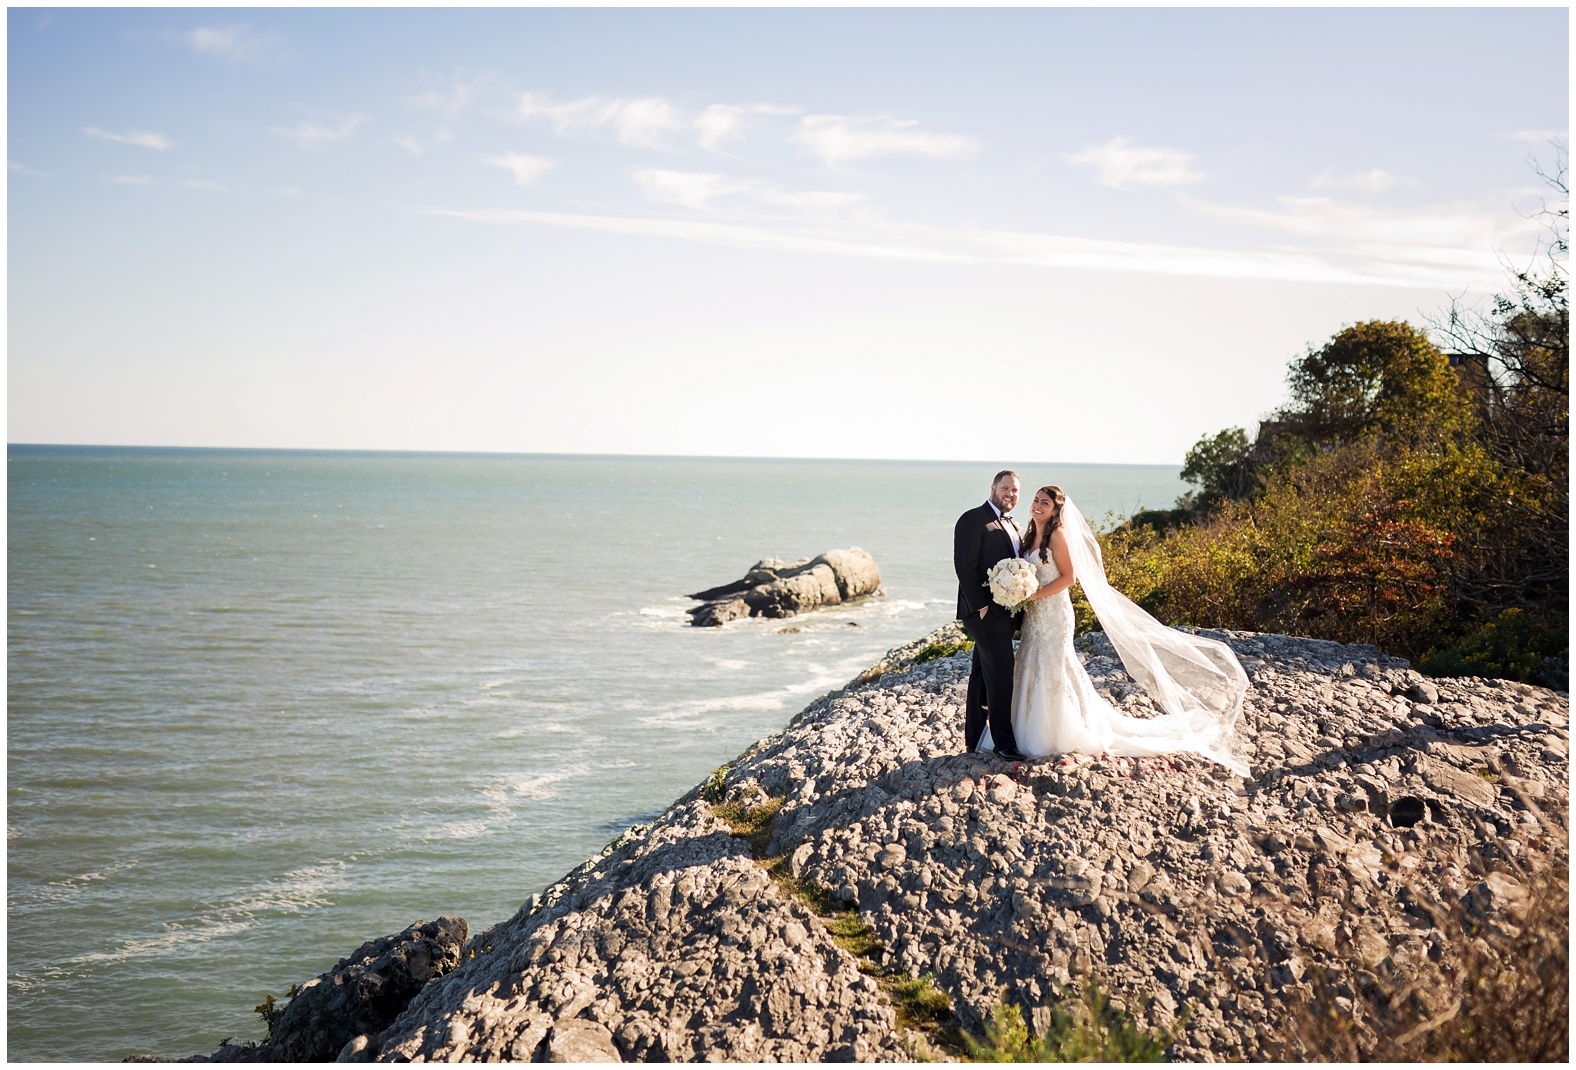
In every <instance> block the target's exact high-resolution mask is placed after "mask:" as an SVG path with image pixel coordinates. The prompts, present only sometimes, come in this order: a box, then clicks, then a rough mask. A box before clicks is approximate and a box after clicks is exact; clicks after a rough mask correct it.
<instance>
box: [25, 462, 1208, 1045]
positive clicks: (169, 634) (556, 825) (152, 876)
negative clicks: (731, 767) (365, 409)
mask: <svg viewBox="0 0 1576 1070" xmlns="http://www.w3.org/2000/svg"><path fill="white" fill-rule="evenodd" d="M8 467H9V476H8V484H9V506H8V523H9V557H8V561H7V580H8V593H7V597H8V610H9V613H8V631H7V644H8V670H9V675H8V693H7V699H8V709H9V713H8V725H7V755H8V759H9V763H8V783H7V791H8V810H7V829H6V832H7V859H8V863H9V868H8V887H7V895H8V900H7V902H8V914H7V927H8V929H7V934H8V956H9V958H8V978H7V980H8V985H9V990H8V1004H7V1005H8V1022H7V1029H8V1049H9V1056H10V1058H12V1059H18V1060H77V1059H80V1060H118V1059H120V1058H122V1057H123V1056H125V1055H128V1054H131V1053H133V1052H141V1051H150V1052H156V1053H159V1054H163V1055H173V1056H183V1055H190V1054H195V1053H198V1052H205V1051H209V1050H211V1049H212V1048H213V1047H214V1046H215V1045H216V1043H217V1042H218V1041H219V1040H220V1038H222V1037H225V1036H233V1037H235V1038H236V1039H237V1040H240V1041H245V1040H250V1039H258V1038H260V1037H261V1036H262V1033H263V1030H262V1026H261V1023H260V1021H259V1020H258V1018H257V1017H256V1016H255V1015H254V1014H253V1013H252V1010H251V1008H252V1007H253V1006H254V1005H256V1004H257V1003H258V1002H260V1001H261V999H262V998H263V996H264V995H266V994H269V993H273V994H275V995H282V994H283V993H284V991H285V989H286V988H288V986H289V985H290V984H291V983H292V982H295V981H300V980H303V979H305V978H307V977H310V976H312V975H314V974H316V973H318V972H319V971H321V970H323V969H325V968H327V967H328V966H329V965H331V964H332V963H333V961H334V960H335V959H337V958H338V957H340V956H341V955H344V954H346V953H348V952H349V951H350V950H352V949H353V948H354V947H355V946H356V945H358V944H359V943H361V942H362V941H363V940H366V939H369V938H371V937H374V936H380V935H383V934H385V933H390V932H395V931H397V930H399V929H400V928H403V927H404V926H406V925H408V924H410V923H411V922H412V921H415V920H416V919H418V918H431V917H434V916H436V915H438V914H441V913H455V914H461V915H463V916H465V917H466V918H468V919H469V920H470V921H471V923H472V926H473V927H476V928H480V927H482V926H485V925H488V924H491V923H492V922H495V921H498V920H500V919H502V918H504V917H507V916H508V915H510V914H511V913H513V912H514V910H515V909H516V908H517V907H518V906H519V904H520V903H521V902H522V901H523V900H524V899H525V898H526V897H528V896H529V895H530V894H532V893H533V892H536V891H539V890H540V889H541V888H542V887H544V886H545V885H546V884H548V883H550V882H551V881H553V880H555V879H557V878H558V877H560V876H562V875H563V874H564V873H565V872H566V871H568V870H569V869H571V868H573V867H574V866H575V865H577V864H578V863H579V862H581V861H582V860H584V859H585V858H586V857H587V856H589V855H590V854H593V853H595V852H596V851H597V850H600V849H601V847H602V846H603V845H604V844H605V843H606V842H607V840H609V839H610V838H612V837H613V836H614V835H616V834H617V833H618V832H619V831H620V830H622V829H623V828H624V827H625V826H627V825H628V824H630V823H631V822H633V821H636V820H638V819H640V818H642V817H643V816H646V815H649V814H652V813H654V812H658V811H660V810H661V809H663V808H664V807H666V806H667V804H668V803H670V802H671V801H672V800H673V799H674V798H676V797H677V796H679V795H680V794H682V793H683V792H685V791H687V790H688V789H689V788H691V787H693V786H694V785H695V784H696V783H698V782H699V781H700V780H702V779H703V778H704V777H705V776H706V775H707V773H709V772H710V770H712V769H714V768H715V767H716V766H718V765H721V764H722V763H724V762H726V761H728V760H729V759H731V758H732V757H734V756H735V755H737V754H738V753H739V752H740V751H742V750H743V749H745V748H746V747H747V746H749V745H750V744H751V743H753V742H754V741H755V740H757V739H759V738H760V737H762V736H764V735H767V734H769V733H771V732H773V731H776V730H777V729H779V728H781V727H782V726H783V725H784V724H785V723H786V722H787V720H788V719H789V718H790V717H791V716H792V715H793V714H794V713H795V712H797V711H798V710H799V709H801V708H802V707H803V706H804V705H805V704H806V703H807V702H808V701H809V700H810V699H811V698H813V697H814V696H815V695H817V694H819V693H821V692H824V691H825V690H827V689H829V688H832V687H837V686H840V685H841V684H843V683H845V682H846V681H847V680H848V679H849V678H850V677H851V676H853V675H854V674H855V673H857V672H858V671H859V670H860V669H862V668H864V667H865V666H866V665H868V664H869V663H870V662H871V661H873V660H875V659H876V658H877V657H879V656H880V654H881V653H882V652H884V651H885V650H886V649H888V648H889V647H891V646H894V645H896V644H898V643H901V642H905V641H907V640H909V639H912V638H915V637H916V636H918V635H921V634H923V633H924V632H926V631H928V630H930V629H931V628H934V627H936V626H938V625H939V624H941V623H943V622H944V621H946V620H947V619H949V618H950V617H951V616H952V609H953V604H954V598H955V591H956V581H955V580H954V579H953V577H952V574H951V564H950V540H951V530H952V523H953V521H954V520H955V519H956V517H957V515H958V514H959V513H960V512H962V511H963V510H964V509H965V508H968V507H970V506H973V505H976V504H978V503H979V502H980V501H982V500H983V499H984V496H985V490H986V486H987V484H988V483H989V481H990V476H991V474H992V472H991V470H990V468H991V466H988V465H981V464H940V463H903V462H856V461H774V460H711V459H671V458H647V457H629V458H617V457H546V456H486V455H444V454H374V453H309V452H287V451H241V450H157V449H110V448H97V447H29V446H11V447H9V448H8ZM1016 467H1017V468H1018V469H1019V471H1020V472H1022V474H1023V476H1024V481H1025V486H1026V488H1030V489H1032V488H1033V487H1034V486H1037V485H1039V484H1041V483H1044V482H1057V483H1059V484H1060V485H1061V486H1063V487H1064V488H1065V489H1067V490H1068V491H1069V493H1071V494H1072V495H1073V496H1074V497H1075V498H1077V499H1078V500H1079V502H1080V504H1081V505H1082V507H1083V509H1084V510H1085V512H1086V513H1088V514H1089V515H1090V516H1092V517H1098V516H1100V515H1102V514H1104V513H1106V512H1107V511H1114V512H1116V513H1119V514H1125V513H1127V512H1130V511H1131V510H1132V509H1134V508H1135V507H1137V506H1139V505H1140V504H1142V505H1145V506H1151V507H1155V506H1165V505H1169V504H1170V502H1171V501H1172V499H1174V498H1175V497H1176V496H1177V494H1179V493H1180V492H1181V491H1182V489H1183V487H1182V485H1181V483H1180V482H1179V480H1178V477H1177V470H1176V469H1174V468H1167V467H1151V466H1088V465H1085V466H1078V465H1055V464H1021V465H1017V466H1016ZM1019 512H1020V513H1022V512H1023V510H1022V509H1020V510H1019ZM845 546H860V547H863V548H864V549H866V550H868V551H870V552H871V553H872V554H873V555H874V556H875V558H876V560H877V561H878V562H879V564H880V566H881V569H882V575H883V579H884V585H885V590H886V594H885V597H882V598H879V599H876V600H873V601H870V602H867V603H864V604H862V605H858V606H852V607H847V608H838V609H831V610H825V611H820V612H817V613H813V614H809V615H807V616H804V617H801V618H797V619H795V620H793V621H792V622H783V621H743V622H738V623H736V624H733V625H729V626H727V627H725V628H720V629H694V628H688V627H686V626H685V623H684V622H685V620H686V619H687V618H686V616H685V614H684V609H685V607H687V606H688V605H691V604H692V603H690V602H689V601H688V600H687V599H685V598H684V597H683V594H684V593H685V592H687V591H692V590H698V589H701V588H703V587H707V586H711V585H714V584H717V583H722V582H725V581H728V580H731V579H735V578H737V577H738V576H740V575H742V574H743V572H744V570H745V569H746V568H748V566H749V565H751V564H752V563H753V562H755V561H756V560H757V559H758V558H760V557H763V556H781V557H801V556H808V555H810V554H814V553H818V552H820V551H821V550H825V549H828V548H831V547H845ZM790 624H791V625H792V626H793V627H796V628H797V629H798V630H797V631H792V632H785V631H783V629H784V628H785V627H787V626H789V625H790Z"/></svg>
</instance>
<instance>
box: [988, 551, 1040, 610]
mask: <svg viewBox="0 0 1576 1070" xmlns="http://www.w3.org/2000/svg"><path fill="white" fill-rule="evenodd" d="M1039 589H1040V581H1039V578H1038V577H1037V576H1035V574H1034V566H1033V565H1032V564H1030V563H1029V562H1027V561H1025V560H1024V559H1023V558H1021V557H1008V558H1003V559H1002V560H1000V561H998V562H996V563H995V564H994V565H992V566H991V570H990V594H991V597H992V598H994V599H995V600H996V604H997V605H999V606H1001V607H1003V608H1004V609H1006V610H1007V612H1009V613H1016V612H1018V611H1019V610H1020V609H1022V608H1023V606H1024V603H1025V602H1027V601H1028V600H1029V596H1030V595H1032V594H1033V593H1034V592H1035V591H1037V590H1039Z"/></svg>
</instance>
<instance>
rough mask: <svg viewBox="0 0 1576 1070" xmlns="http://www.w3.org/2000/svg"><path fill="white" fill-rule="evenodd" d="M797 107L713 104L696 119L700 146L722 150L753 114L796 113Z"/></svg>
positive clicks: (711, 150) (740, 131)
mask: <svg viewBox="0 0 1576 1070" xmlns="http://www.w3.org/2000/svg"><path fill="white" fill-rule="evenodd" d="M794 114H797V109H795V108H787V107H783V106H782V105H780V104H712V105H710V106H709V107H707V108H706V110H705V111H703V112H701V113H700V115H699V116H697V117H696V119H695V131H696V134H697V136H698V140H699V142H700V147H701V148H703V149H706V150H708V151H710V152H721V151H722V143H723V142H724V141H727V140H729V139H731V138H734V137H737V136H739V134H740V133H742V132H743V130H744V128H745V126H746V125H747V124H748V123H749V120H750V118H751V117H752V116H756V115H794Z"/></svg>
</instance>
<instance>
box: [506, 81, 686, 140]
mask: <svg viewBox="0 0 1576 1070" xmlns="http://www.w3.org/2000/svg"><path fill="white" fill-rule="evenodd" d="M518 114H519V116H520V117H521V118H522V119H537V118H545V119H546V120H547V121H548V122H549V123H551V124H552V127H553V132H554V133H556V134H557V135H558V136H560V137H565V136H568V135H569V134H574V133H579V132H581V131H590V130H596V129H598V128H600V127H603V126H611V127H612V128H613V129H614V130H615V131H616V133H617V135H618V139H619V140H620V141H622V142H623V143H624V144H626V145H633V146H636V147H639V148H666V147H667V143H666V139H667V135H669V134H672V133H676V132H677V131H680V130H682V129H683V128H684V126H685V124H684V122H683V120H682V119H681V118H680V116H679V112H678V109H677V108H675V107H674V106H673V105H672V104H671V103H669V102H668V101H667V100H664V99H663V98H662V97H640V98H638V99H633V100H631V99H626V98H623V97H600V96H590V97H582V98H580V99H579V100H555V99H553V98H552V97H551V96H549V95H548V94H546V93H522V94H521V95H520V105H519V112H518Z"/></svg>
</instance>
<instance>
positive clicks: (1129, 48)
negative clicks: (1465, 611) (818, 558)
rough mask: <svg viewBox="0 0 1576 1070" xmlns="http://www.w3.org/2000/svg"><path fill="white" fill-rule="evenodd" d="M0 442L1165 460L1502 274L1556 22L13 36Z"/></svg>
mask: <svg viewBox="0 0 1576 1070" xmlns="http://www.w3.org/2000/svg"><path fill="white" fill-rule="evenodd" d="M7 60H8V66H7V89H8V102H7V124H8V125H7V160H8V168H7V172H6V178H7V193H8V197H7V222H8V250H7V253H8V259H7V269H8V270H7V287H8V288H7V306H8V326H7V348H8V373H7V385H8V406H7V419H8V427H7V439H8V441H10V442H30V443H83V444H117V445H165V446H236V447H275V448H313V449H389V450H395V449H398V450H458V451H497V452H532V453H613V454H630V453H633V454H665V455H722V456H776V457H853V458H892V459H915V460H922V459H956V460H980V461H987V462H988V461H992V460H995V459H999V458H1012V459H1015V460H1031V459H1032V460H1043V461H1050V462H1054V461H1062V462H1078V463H1101V462H1104V463H1116V464H1180V463H1181V460H1182V458H1183V456H1184V454H1185V453H1186V451H1187V449H1188V448H1189V447H1190V446H1191V445H1192V444H1193V443H1194V442H1196V441H1197V440H1198V439H1199V438H1200V437H1202V436H1204V435H1208V434H1213V433H1214V432H1216V431H1218V430H1220V429H1222V428H1224V427H1228V426H1243V427H1246V428H1248V429H1249V430H1250V431H1251V430H1252V428H1253V426H1254V424H1255V421H1257V420H1258V419H1260V418H1262V417H1264V416H1266V415H1267V414H1268V413H1269V411H1270V410H1271V409H1273V408H1274V407H1275V406H1276V405H1277V404H1279V403H1280V402H1282V401H1283V400H1284V397H1285V373H1286V368H1287V365H1288V363H1289V362H1290V361H1292V360H1294V359H1296V358H1297V357H1298V356H1300V355H1302V354H1303V353H1305V352H1306V351H1307V348H1308V347H1309V346H1313V347H1317V346H1319V345H1321V344H1322V343H1323V342H1324V341H1326V340H1327V339H1329V338H1330V336H1332V335H1333V334H1335V333H1336V332H1337V331H1339V330H1340V329H1341V328H1342V327H1343V326H1346V325H1349V324H1351V323H1355V322H1359V321H1363V320H1370V319H1405V320H1409V321H1411V322H1412V323H1414V324H1417V325H1419V326H1423V325H1424V322H1425V319H1426V317H1428V316H1429V315H1437V314H1438V313H1439V312H1440V311H1441V310H1442V309H1444V308H1445V307H1446V305H1447V304H1448V302H1449V300H1450V299H1451V298H1452V297H1457V298H1462V299H1464V300H1466V301H1468V302H1470V301H1472V300H1474V299H1477V298H1480V297H1482V296H1483V295H1486V294H1490V293H1492V292H1494V291H1495V290H1501V289H1504V288H1505V286H1506V280H1507V266H1516V265H1523V264H1525V263H1526V262H1528V261H1530V259H1531V258H1532V256H1533V255H1534V253H1535V250H1536V243H1537V240H1538V237H1539V234H1540V226H1539V224H1538V223H1537V222H1536V221H1535V220H1532V219H1529V218H1527V213H1530V212H1531V211H1532V210H1534V209H1535V208H1536V207H1537V206H1538V204H1539V203H1540V200H1541V199H1542V198H1543V197H1544V196H1545V195H1546V193H1547V190H1546V188H1545V187H1544V186H1543V185H1542V184H1541V183H1540V182H1539V180H1538V178H1537V176H1536V174H1535V173H1534V171H1533V168H1532V166H1531V165H1530V164H1529V159H1536V160H1541V161H1543V163H1544V164H1545V166H1547V165H1548V164H1549V163H1551V162H1552V159H1553V150H1552V149H1551V148H1550V145H1549V141H1550V139H1554V138H1560V139H1563V138H1565V137H1566V136H1567V131H1568V126H1569V114H1568V100H1569V25H1568V13H1567V11H1566V10H1565V9H1564V8H1549V7H1546V8H1520V9H1504V8H1494V9H1473V8H1443V9H1441V8H1412V9H1406V8H1400V9H1397V8H1389V9H1361V8H1356V9H1353V8H1341V9H1335V8H1331V9H1234V8H1216V9H1202V10H1192V9H1174V8H1158V9H1157V8H1147V9H1146V8H1129V9H1116V8H1107V9H995V10H968V9H962V10H959V9H908V10H897V9H871V10H838V9H800V10H793V9H789V10H766V9H754V10H751V9H743V10H740V9H689V10H657V9H649V10H627V9H623V10H590V9H534V10H533V9H523V10H522V9H472V10H444V9H437V10H417V9H381V10H380V9H335V10H313V9H241V8H224V9H210V10H205V9H198V8H172V9H158V10H153V9H147V10H143V9H60V10H50V9H43V8H11V9H9V11H8V17H7Z"/></svg>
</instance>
